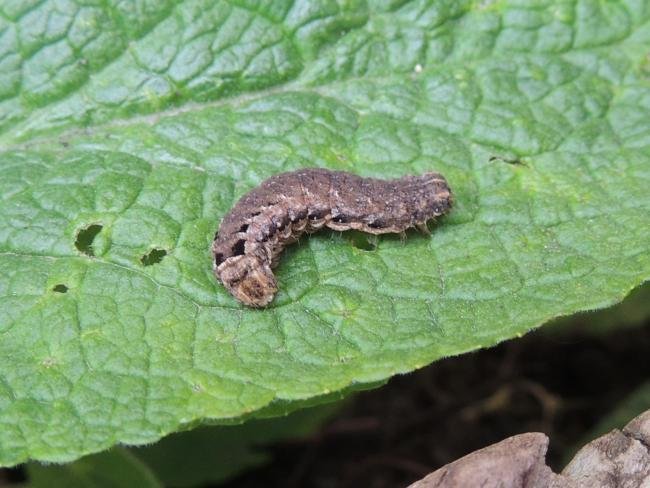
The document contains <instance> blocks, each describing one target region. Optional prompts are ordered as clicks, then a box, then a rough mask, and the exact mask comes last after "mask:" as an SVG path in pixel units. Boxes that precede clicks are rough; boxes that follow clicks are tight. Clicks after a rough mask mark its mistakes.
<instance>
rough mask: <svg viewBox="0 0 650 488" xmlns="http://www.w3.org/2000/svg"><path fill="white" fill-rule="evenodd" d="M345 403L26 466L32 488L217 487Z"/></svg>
mask: <svg viewBox="0 0 650 488" xmlns="http://www.w3.org/2000/svg"><path fill="white" fill-rule="evenodd" d="M343 403H345V402H337V403H329V404H326V405H321V406H318V407H314V408H306V409H303V410H299V411H297V412H294V413H292V414H291V415H288V416H283V417H275V418H272V419H260V420H255V419H254V420H251V421H249V422H246V423H245V424H242V425H223V426H212V427H201V428H198V429H194V430H191V431H187V432H179V433H176V434H173V435H171V436H169V437H165V438H164V439H162V440H160V441H159V442H157V443H156V444H153V445H151V446H145V447H140V448H131V449H126V448H124V447H114V448H113V449H111V450H109V451H106V452H103V453H99V454H92V455H90V456H86V457H84V458H81V459H79V460H77V461H75V462H73V463H68V464H64V465H50V466H45V465H41V464H38V463H30V464H28V465H27V473H28V476H29V481H30V486H31V487H32V488H41V487H43V488H50V487H55V488H56V487H59V486H61V487H73V488H74V487H76V486H80V487H88V486H96V487H111V486H138V487H140V486H142V487H156V486H176V487H183V486H187V487H189V486H202V485H204V484H206V483H218V482H221V481H224V480H226V479H229V478H232V477H233V476H235V475H237V474H239V473H241V472H242V471H244V470H246V469H250V468H253V467H256V466H259V465H261V464H264V463H266V462H268V461H269V460H270V456H269V454H268V452H266V451H265V449H264V447H265V446H266V445H268V444H270V443H272V442H278V441H280V440H284V439H297V438H301V437H304V436H307V435H309V434H311V433H312V432H313V431H315V430H316V429H317V428H318V427H319V426H320V425H321V424H322V423H323V422H324V421H325V420H327V419H328V418H329V417H331V416H332V415H333V414H335V413H336V412H338V411H339V409H340V407H341V406H342V405H343Z"/></svg>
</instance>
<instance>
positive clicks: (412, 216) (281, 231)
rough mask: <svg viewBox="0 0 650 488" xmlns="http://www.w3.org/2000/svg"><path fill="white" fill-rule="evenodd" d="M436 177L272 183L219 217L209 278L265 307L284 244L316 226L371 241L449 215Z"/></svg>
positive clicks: (320, 172) (311, 176) (331, 177)
mask: <svg viewBox="0 0 650 488" xmlns="http://www.w3.org/2000/svg"><path fill="white" fill-rule="evenodd" d="M451 204H452V195H451V190H450V189H449V186H448V185H447V181H446V180H445V178H444V177H443V176H442V175H440V174H438V173H425V174H423V175H420V176H404V177H403V178H399V179H396V180H378V179H375V178H362V177H360V176H357V175H354V174H351V173H345V172H343V171H329V170H326V169H319V168H307V169H301V170H298V171H293V172H290V173H282V174H278V175H275V176H272V177H271V178H269V179H268V180H266V181H264V182H263V183H262V184H261V185H260V186H258V187H257V188H254V189H253V190H251V191H250V192H249V193H247V194H246V195H244V196H243V197H242V198H241V199H240V200H239V201H238V202H237V204H236V205H235V206H234V207H233V208H232V210H231V211H230V212H229V213H228V214H227V215H226V216H225V217H224V219H223V221H222V222H221V225H220V226H219V231H218V232H217V235H216V236H215V240H214V243H213V244H212V252H213V253H214V273H215V275H216V276H217V279H219V280H220V281H221V282H222V283H223V284H224V286H225V287H226V289H227V290H228V291H229V292H230V293H231V294H232V295H233V296H234V297H235V298H237V300H239V301H240V302H242V303H244V304H246V305H249V306H251V307H264V306H265V305H268V304H269V303H270V302H271V300H273V297H274V296H275V294H276V292H277V291H278V284H277V282H276V280H275V276H273V272H272V271H271V268H273V266H274V265H275V264H276V263H277V258H278V255H279V254H280V253H281V252H282V250H283V249H284V247H285V246H286V245H287V244H290V243H292V242H295V241H296V240H297V238H298V237H299V236H300V235H301V234H303V233H305V232H315V231H317V230H318V229H320V228H322V227H328V228H330V229H334V230H340V231H342V230H348V229H357V230H360V231H362V232H369V233H371V234H385V233H389V232H403V231H405V230H406V229H408V228H410V227H417V228H418V229H420V230H421V231H423V232H428V229H427V227H426V222H427V221H428V220H430V219H432V218H434V217H437V216H439V215H442V214H444V213H445V212H447V211H448V210H449V209H450V208H451Z"/></svg>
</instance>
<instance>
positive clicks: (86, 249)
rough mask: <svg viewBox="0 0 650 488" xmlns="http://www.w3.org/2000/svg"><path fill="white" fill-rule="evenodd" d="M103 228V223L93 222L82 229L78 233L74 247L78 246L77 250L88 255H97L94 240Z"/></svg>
mask: <svg viewBox="0 0 650 488" xmlns="http://www.w3.org/2000/svg"><path fill="white" fill-rule="evenodd" d="M103 228H104V227H103V226H102V225H101V224H92V225H89V226H88V227H86V228H84V229H81V230H80V231H79V232H78V233H77V239H76V240H75V241H74V247H76V248H77V250H79V251H80V252H82V253H84V254H85V255H86V256H90V257H93V256H95V251H94V250H93V241H94V240H95V237H97V234H99V233H100V232H101V230H102V229H103Z"/></svg>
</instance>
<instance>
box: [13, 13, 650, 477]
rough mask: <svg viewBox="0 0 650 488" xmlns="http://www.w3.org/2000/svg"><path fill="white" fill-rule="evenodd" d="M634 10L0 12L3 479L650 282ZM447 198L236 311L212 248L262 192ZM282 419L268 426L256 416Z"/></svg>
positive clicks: (640, 48)
mask: <svg viewBox="0 0 650 488" xmlns="http://www.w3.org/2000/svg"><path fill="white" fill-rule="evenodd" d="M649 45H650V9H648V7H647V6H646V4H645V3H644V2H638V1H634V0H628V1H610V2H606V3H603V2H598V1H596V0H581V1H576V2H569V3H561V4H560V3H555V2H548V3H546V2H536V3H534V4H530V3H529V2H494V3H490V2H456V1H453V2H452V1H449V2H432V3H431V4H427V3H422V2H409V1H400V2H386V1H384V2H382V1H376V2H370V4H366V3H365V2H354V1H352V2H340V4H339V3H336V2H328V1H325V0H323V1H321V2H312V1H306V0H305V1H303V2H300V1H299V2H269V3H268V5H265V6H258V5H254V4H252V3H250V2H238V3H233V2H215V3H214V4H210V5H204V4H203V3H202V2H199V1H198V0H197V1H184V2H178V3H176V2H174V3H172V2H164V3H163V2H153V1H149V2H147V1H144V0H142V1H140V2H132V3H131V2H104V3H101V5H99V6H85V5H83V6H82V5H81V4H77V3H74V2H72V0H70V1H63V2H61V1H53V0H45V1H42V2H35V1H30V2H4V3H3V4H2V5H1V6H0V68H1V69H0V131H1V134H0V164H1V167H2V176H1V177H0V272H1V273H2V277H3V279H2V280H0V310H1V311H2V313H1V314H0V464H2V465H13V464H16V463H20V462H23V461H25V460H27V459H30V458H31V459H38V460H45V461H57V462H60V461H68V460H72V459H75V458H77V457H79V456H81V455H84V454H87V453H92V452H96V451H99V450H102V449H107V448H109V447H111V446H113V445H115V444H116V443H126V444H143V443H150V442H153V441H155V440H157V439H159V438H160V437H162V436H164V435H166V434H168V433H171V432H174V431H176V430H179V429H182V428H183V427H184V426H187V425H190V424H191V425H194V424H195V423H197V422H200V421H204V420H210V421H219V422H226V421H241V420H242V419H243V418H250V417H254V416H255V415H257V414H259V413H261V412H266V413H267V414H268V413H269V412H274V411H276V410H282V409H291V408H292V406H293V408H297V406H300V405H302V404H303V402H309V401H310V399H312V398H314V397H319V396H322V395H328V394H330V393H331V392H336V391H339V390H343V389H345V388H348V387H350V385H354V386H357V385H361V386H362V385H364V384H367V383H371V382H376V381H383V380H385V379H387V378H388V377H390V376H391V375H394V374H397V373H403V372H408V371H412V370H413V369H415V368H418V367H421V366H423V365H426V364H428V363H430V362H432V361H435V360H436V359H438V358H441V357H443V356H449V355H452V354H460V353H463V352H466V351H470V350H473V349H476V348H479V347H484V346H489V345H492V344H495V343H497V342H499V341H502V340H504V339H507V338H511V337H515V336H519V335H521V334H523V333H525V332H526V331H528V330H530V329H531V328H534V327H537V326H539V325H540V324H542V323H543V322H545V321H547V320H549V319H551V318H553V317H557V316H561V315H567V314H571V313H574V312H576V311H580V310H588V309H596V308H600V307H604V306H608V305H611V304H614V303H616V302H618V301H620V300H621V299H622V298H623V297H624V296H625V295H626V294H627V293H628V292H629V291H630V290H631V289H632V288H633V287H635V286H637V285H639V284H640V283H642V282H643V281H644V280H647V279H648V278H649V277H650V252H649V249H648V248H649V246H648V228H650V212H649V210H650V197H649V196H648V191H647V189H648V187H649V186H650V181H649V180H650V147H649V146H650V63H649V61H648V55H649V54H650V48H649V47H648V46H649ZM305 166H324V167H329V168H336V169H345V170H349V171H354V172H356V173H358V174H361V175H365V176H377V177H386V178H388V177H396V176H402V175H404V174H407V173H420V172H424V171H427V170H437V171H440V172H442V173H443V174H444V175H445V176H446V177H447V178H448V180H449V183H450V185H451V187H452V189H453V191H454V195H455V202H456V204H455V208H454V210H453V212H452V213H451V214H450V215H449V216H448V217H447V218H444V219H441V221H440V222H439V224H438V225H437V226H436V228H435V230H434V232H433V235H432V236H430V237H423V236H420V235H416V234H415V233H409V236H408V239H407V241H406V242H405V243H402V242H401V241H400V239H399V238H398V237H394V236H387V237H382V238H380V239H378V240H377V242H376V243H373V242H366V241H362V240H361V239H360V238H359V235H351V236H350V235H348V234H342V235H339V234H336V233H321V234H319V235H315V236H313V237H310V238H305V239H303V240H302V241H301V242H300V244H299V245H296V246H293V247H292V248H291V249H290V250H289V252H287V253H286V254H285V256H284V258H283V260H282V262H281V263H280V266H279V268H278V279H279V283H280V287H281V292H280V294H279V295H278V297H277V298H276V300H275V302H274V303H273V304H272V306H271V307H269V308H268V309H265V310H251V309H247V308H245V307H243V306H241V305H240V304H238V303H237V302H235V301H234V299H233V298H232V297H230V296H229V295H228V294H227V293H226V292H225V291H224V289H223V288H222V287H221V286H220V285H218V284H217V283H216V281H215V279H214V277H213V276H212V271H211V256H210V252H209V246H210V242H211V240H212V237H213V235H214V232H215V230H216V228H217V226H218V222H219V219H220V218H221V217H222V216H223V215H224V213H225V212H226V211H227V210H228V209H229V208H230V206H231V205H232V204H233V202H234V201H235V200H236V199H237V198H238V197H239V196H241V195H242V194H243V193H244V192H245V191H247V190H249V189H250V188H251V187H253V186H254V185H256V184H258V183H259V182H260V181H262V180H263V179H264V178H266V177H268V176H270V175H272V174H275V173H277V172H280V171H284V170H290V169H295V168H299V167H305ZM278 405H279V406H280V407H278Z"/></svg>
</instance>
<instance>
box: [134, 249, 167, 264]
mask: <svg viewBox="0 0 650 488" xmlns="http://www.w3.org/2000/svg"><path fill="white" fill-rule="evenodd" d="M165 256H167V251H165V250H164V249H152V250H151V251H149V252H148V253H147V254H145V255H144V256H142V257H141V258H140V262H142V264H143V265H144V266H152V265H154V264H158V263H159V262H160V261H162V260H163V258H164V257H165Z"/></svg>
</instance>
